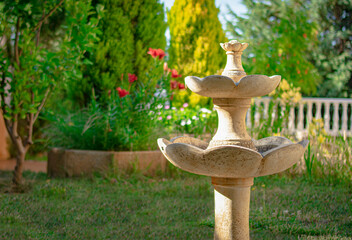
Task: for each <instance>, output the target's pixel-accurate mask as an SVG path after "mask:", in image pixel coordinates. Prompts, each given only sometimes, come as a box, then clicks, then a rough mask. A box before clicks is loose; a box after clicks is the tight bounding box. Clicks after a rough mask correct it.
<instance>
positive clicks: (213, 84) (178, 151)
mask: <svg viewBox="0 0 352 240" xmlns="http://www.w3.org/2000/svg"><path fill="white" fill-rule="evenodd" d="M220 45H221V47H222V48H223V49H224V50H225V51H226V54H227V64H226V67H225V69H224V71H223V73H222V75H221V76H220V75H212V76H207V77H205V78H198V77H193V76H189V77H186V79H185V82H186V85H187V87H188V88H189V89H190V90H191V91H193V92H195V93H197V94H200V95H202V96H206V97H211V98H213V103H214V106H215V109H216V111H217V113H218V119H219V122H218V130H217V132H216V134H215V136H214V137H213V139H212V140H211V141H210V142H209V143H207V142H204V141H202V140H199V139H195V138H191V137H176V138H174V139H172V140H171V141H168V140H166V139H163V138H160V139H158V144H159V147H160V150H161V151H162V152H163V154H164V155H165V157H166V158H167V159H168V160H169V161H170V162H171V163H172V164H173V165H175V166H176V167H179V168H181V169H183V170H185V171H188V172H192V173H195V174H199V175H205V176H210V177H211V179H212V184H213V185H214V197H215V232H214V239H220V240H230V239H237V240H246V239H249V202H250V187H251V186H252V185H253V179H254V178H255V177H259V176H265V175H270V174H275V173H278V172H281V171H284V170H286V169H288V168H290V167H291V166H292V165H293V164H295V163H296V162H298V161H299V159H300V158H301V157H302V155H303V154H304V151H305V149H306V147H307V144H308V141H306V140H304V141H301V142H298V143H293V142H291V141H290V140H289V139H286V138H283V137H268V138H264V139H260V140H254V139H251V137H250V136H249V135H248V133H247V131H246V125H245V119H246V113H247V110H248V108H249V107H250V104H251V98H253V97H260V96H264V95H266V94H268V93H270V92H272V91H273V90H274V89H275V88H276V87H277V86H278V85H279V83H280V81H281V76H278V75H276V76H272V77H268V76H265V75H248V76H247V75H246V73H245V71H244V69H243V67H242V63H241V55H242V52H243V50H244V49H246V48H247V46H248V44H247V43H240V42H238V41H236V40H232V41H230V42H227V43H221V44H220Z"/></svg>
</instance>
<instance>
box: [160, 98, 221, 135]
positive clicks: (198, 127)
mask: <svg viewBox="0 0 352 240" xmlns="http://www.w3.org/2000/svg"><path fill="white" fill-rule="evenodd" d="M156 115H157V116H158V118H157V119H158V121H160V122H162V124H163V125H164V126H165V128H166V129H167V131H168V132H170V133H173V134H176V135H180V134H191V135H193V136H194V137H199V136H200V137H203V136H204V135H205V134H209V133H210V134H213V133H214V131H215V129H216V127H217V115H216V112H215V111H211V110H209V109H207V108H201V107H200V106H196V107H191V106H190V105H189V104H188V103H184V104H183V105H182V106H180V107H172V106H171V105H169V104H166V105H159V111H158V112H156Z"/></svg>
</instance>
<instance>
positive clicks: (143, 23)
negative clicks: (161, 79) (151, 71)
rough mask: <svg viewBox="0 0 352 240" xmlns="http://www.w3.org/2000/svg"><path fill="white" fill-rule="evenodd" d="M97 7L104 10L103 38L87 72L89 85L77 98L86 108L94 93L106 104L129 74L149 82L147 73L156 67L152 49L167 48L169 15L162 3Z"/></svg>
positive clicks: (115, 1) (138, 0)
mask: <svg viewBox="0 0 352 240" xmlns="http://www.w3.org/2000/svg"><path fill="white" fill-rule="evenodd" d="M96 4H102V5H103V6H104V14H103V18H102V24H101V25H100V28H101V31H102V37H101V41H100V43H99V44H98V45H97V46H96V50H95V54H94V56H89V57H88V59H89V60H90V61H91V62H93V65H92V66H91V67H89V68H87V69H86V71H85V75H86V82H85V83H80V86H79V87H80V88H81V89H82V88H83V89H82V91H78V92H77V93H76V96H75V98H76V99H77V98H78V100H79V101H80V102H81V103H83V104H86V103H87V101H88V102H89V98H90V96H91V95H92V89H94V91H95V94H96V95H97V96H99V97H100V99H101V100H102V101H104V98H105V97H106V96H107V94H108V91H109V90H111V89H114V88H116V87H118V86H119V85H120V83H121V81H122V79H123V78H124V79H125V80H126V79H127V74H128V73H131V74H136V75H137V76H138V80H139V81H142V82H143V81H146V80H147V79H146V76H145V74H144V73H145V71H146V70H147V69H148V67H149V66H150V65H151V63H152V59H151V58H150V57H149V55H147V52H148V48H161V49H164V48H165V46H166V38H165V31H166V23H165V20H164V16H165V14H164V8H163V4H161V3H160V2H159V0H134V1H124V0H98V1H96ZM77 87H78V86H77Z"/></svg>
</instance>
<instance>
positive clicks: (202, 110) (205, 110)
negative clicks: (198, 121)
mask: <svg viewBox="0 0 352 240" xmlns="http://www.w3.org/2000/svg"><path fill="white" fill-rule="evenodd" d="M200 111H201V112H203V113H211V111H210V110H209V109H206V108H201V109H200Z"/></svg>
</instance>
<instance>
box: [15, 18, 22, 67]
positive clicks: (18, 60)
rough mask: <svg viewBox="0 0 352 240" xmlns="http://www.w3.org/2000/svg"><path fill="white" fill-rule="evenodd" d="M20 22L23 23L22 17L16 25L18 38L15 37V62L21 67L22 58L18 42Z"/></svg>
mask: <svg viewBox="0 0 352 240" xmlns="http://www.w3.org/2000/svg"><path fill="white" fill-rule="evenodd" d="M20 22H21V17H18V18H17V23H16V37H15V60H16V63H17V65H18V66H19V65H20V56H19V53H18V40H19V36H20Z"/></svg>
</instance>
